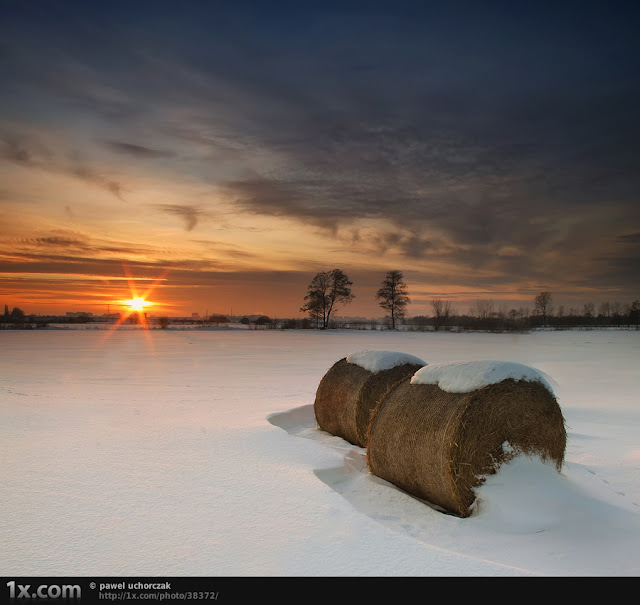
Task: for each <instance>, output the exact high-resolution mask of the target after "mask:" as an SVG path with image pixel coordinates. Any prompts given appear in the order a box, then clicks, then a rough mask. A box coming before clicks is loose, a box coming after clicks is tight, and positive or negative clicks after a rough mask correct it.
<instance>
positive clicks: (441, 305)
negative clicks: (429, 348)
mask: <svg viewBox="0 0 640 605" xmlns="http://www.w3.org/2000/svg"><path fill="white" fill-rule="evenodd" d="M431 306H432V307H433V314H434V318H435V322H434V328H435V329H436V330H439V329H440V326H443V325H446V323H447V321H448V319H449V315H450V314H451V301H450V300H442V299H441V298H434V299H432V300H431Z"/></svg>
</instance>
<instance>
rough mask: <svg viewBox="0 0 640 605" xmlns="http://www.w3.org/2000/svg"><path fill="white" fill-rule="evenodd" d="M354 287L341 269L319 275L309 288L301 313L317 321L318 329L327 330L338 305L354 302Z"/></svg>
mask: <svg viewBox="0 0 640 605" xmlns="http://www.w3.org/2000/svg"><path fill="white" fill-rule="evenodd" d="M352 285H353V282H351V281H350V280H349V278H348V277H347V275H346V274H345V273H343V272H342V271H341V270H340V269H333V270H332V271H322V272H321V273H317V274H316V276H315V277H314V278H313V279H312V280H311V283H310V284H309V285H308V286H307V295H306V296H305V297H304V300H305V304H304V305H303V306H302V307H301V308H300V311H302V312H303V313H304V312H306V313H309V317H310V318H311V319H312V320H315V322H316V327H322V329H326V328H327V327H328V326H329V319H330V317H331V314H332V313H333V312H334V311H335V309H336V305H337V304H339V303H342V304H349V303H350V302H351V301H352V300H353V298H354V295H353V294H352V293H351V286H352Z"/></svg>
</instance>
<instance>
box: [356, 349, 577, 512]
mask: <svg viewBox="0 0 640 605" xmlns="http://www.w3.org/2000/svg"><path fill="white" fill-rule="evenodd" d="M566 440H567V437H566V431H565V424H564V418H563V416H562V411H561V410H560V406H559V405H558V402H557V401H556V398H555V395H554V393H553V390H552V388H551V386H550V385H549V382H548V381H547V380H546V379H545V376H544V375H543V374H542V373H541V372H539V371H537V370H535V369H533V368H530V367H527V366H523V365H521V364H517V363H510V362H499V361H472V362H449V363H438V364H433V365H428V366H425V367H424V368H422V369H420V370H418V371H417V372H416V373H415V374H414V375H413V377H412V378H411V380H407V381H405V382H403V383H400V384H399V385H398V386H397V387H396V388H395V389H394V390H393V391H392V392H391V393H390V394H389V395H387V397H386V399H385V402H384V405H383V406H380V407H379V408H378V409H377V410H375V411H374V413H373V414H372V417H371V422H370V425H369V431H368V441H367V448H368V449H367V463H368V465H369V470H370V471H371V473H372V474H374V475H376V476H378V477H381V478H382V479H385V480H387V481H389V482H390V483H393V484H394V485H396V486H398V487H400V488H401V489H403V490H405V491H406V492H408V493H409V494H412V495H414V496H416V497H418V498H420V499H422V500H425V501H427V502H428V503H430V504H434V505H436V506H437V507H439V508H441V509H442V510H443V511H445V512H449V513H452V514H454V515H458V516H460V517H468V516H469V515H470V514H471V513H472V511H473V504H474V502H475V492H474V488H476V487H478V486H479V485H481V484H482V483H483V482H484V479H485V477H486V476H487V475H489V474H493V473H495V472H496V471H497V470H498V468H499V466H500V465H501V464H502V463H504V462H506V461H508V460H510V459H511V458H513V457H515V456H517V455H519V454H525V455H529V456H538V457H540V458H541V459H542V460H543V461H545V462H547V461H551V462H553V463H555V465H556V468H557V469H558V471H560V469H561V468H562V463H563V460H564V453H565V447H566Z"/></svg>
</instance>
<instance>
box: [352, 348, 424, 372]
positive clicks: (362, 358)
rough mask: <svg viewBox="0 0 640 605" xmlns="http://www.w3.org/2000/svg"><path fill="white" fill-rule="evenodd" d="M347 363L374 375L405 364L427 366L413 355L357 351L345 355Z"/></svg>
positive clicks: (395, 352)
mask: <svg viewBox="0 0 640 605" xmlns="http://www.w3.org/2000/svg"><path fill="white" fill-rule="evenodd" d="M347 363H353V364H355V365H358V366H360V367H361V368H364V369H365V370H369V372H373V373H374V374H375V373H377V372H382V371H384V370H390V369H392V368H395V367H397V366H401V365H404V364H407V363H412V364H416V365H422V366H425V365H427V362H426V361H423V360H422V359H420V358H419V357H416V356H415V355H409V354H407V353H401V352H398V351H357V352H355V353H349V355H347Z"/></svg>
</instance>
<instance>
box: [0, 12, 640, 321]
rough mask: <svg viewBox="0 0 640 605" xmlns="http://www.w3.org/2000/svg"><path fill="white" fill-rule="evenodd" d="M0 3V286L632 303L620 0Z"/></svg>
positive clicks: (48, 291)
mask: <svg viewBox="0 0 640 605" xmlns="http://www.w3.org/2000/svg"><path fill="white" fill-rule="evenodd" d="M522 4H523V3H500V2H486V3H478V2H473V3H471V2H450V3H436V2H421V3H417V2H376V1H372V2H366V3H365V2H362V3H355V2H343V3H332V2H322V3H317V2H308V3H289V2H277V1H274V2H257V3H251V2H242V1H239V2H233V3H223V2H197V1H190V2H180V3H178V2H146V1H144V0H140V1H136V2H133V3H132V2H128V3H125V2H120V1H117V0H116V1H112V2H105V3H88V2H75V1H65V2H58V3H51V2H45V1H41V0H35V1H31V2H22V1H14V0H2V1H1V7H2V15H3V17H2V19H1V20H0V79H1V81H2V87H1V90H0V224H1V225H2V229H1V231H0V284H1V286H0V304H6V305H8V306H9V308H12V307H13V306H18V307H20V308H21V309H23V310H24V311H25V312H27V313H42V314H45V313H64V312H66V311H89V312H93V313H96V314H102V313H106V312H107V311H108V310H109V311H111V312H114V311H116V310H118V309H119V308H120V307H121V306H122V302H121V301H123V300H127V299H131V298H132V297H133V296H134V295H139V296H145V297H146V298H147V299H148V300H149V301H151V302H154V303H155V304H154V305H153V306H151V307H149V312H152V313H158V314H169V315H190V314H192V313H200V314H205V313H225V314H250V313H264V314H267V315H270V316H274V317H297V316H301V313H300V311H299V309H300V307H301V306H302V304H303V302H304V300H303V299H304V295H305V294H306V289H307V285H308V284H309V282H310V281H311V280H312V279H313V276H314V275H315V274H316V273H318V272H320V271H328V270H331V269H334V268H339V269H341V270H342V271H344V272H345V273H346V274H347V275H348V276H349V277H350V279H351V281H352V282H353V293H354V295H355V298H354V300H353V302H352V303H351V304H350V305H349V306H348V307H343V308H341V309H339V310H338V311H337V312H338V313H339V314H343V315H352V316H366V317H372V316H377V315H382V314H383V312H382V310H381V309H380V308H379V306H378V304H377V302H376V301H375V298H374V297H375V292H376V290H377V289H378V288H379V287H380V285H381V282H382V280H383V279H384V276H385V274H386V272H387V271H390V270H400V271H402V273H403V275H404V279H405V282H406V284H407V286H408V289H409V295H410V298H411V304H410V306H409V307H408V309H407V311H408V314H409V315H423V314H427V315H429V314H431V313H432V309H431V301H432V299H433V298H435V297H439V298H445V299H448V300H450V301H451V302H452V304H453V307H454V309H455V310H458V311H460V312H464V311H466V310H467V309H468V307H469V306H470V305H472V304H473V302H474V301H477V300H482V299H491V300H493V301H496V303H499V304H503V305H507V306H509V307H520V306H529V307H531V308H532V307H533V299H534V297H535V295H536V294H538V293H539V292H541V291H550V292H551V293H552V296H553V300H554V303H555V304H556V305H558V304H565V305H567V306H568V307H571V306H576V307H579V308H581V307H582V304H583V303H586V302H594V303H598V302H600V301H605V300H606V301H618V302H621V303H623V304H629V303H630V302H631V301H632V300H635V299H637V298H640V284H639V280H638V264H639V261H640V200H639V196H640V193H639V192H640V188H639V185H640V115H639V112H638V107H639V106H640V78H639V77H638V74H639V73H640V69H639V68H640V48H639V45H640V44H639V42H638V39H637V35H636V34H637V31H638V26H639V25H640V19H639V18H638V12H637V9H636V10H635V11H633V7H630V6H629V3H626V6H625V3H616V2H607V3H591V2H575V3H574V2H566V3H560V5H558V3H549V4H546V3H532V6H528V4H529V3H526V4H527V5H526V6H522Z"/></svg>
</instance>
